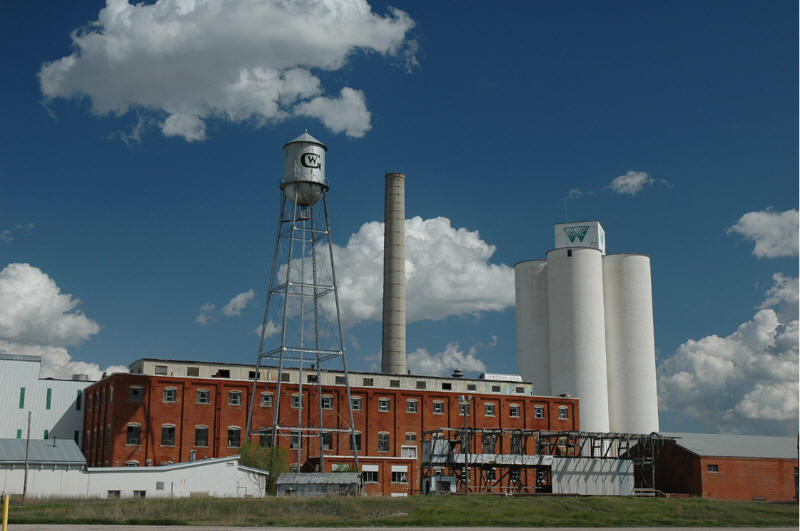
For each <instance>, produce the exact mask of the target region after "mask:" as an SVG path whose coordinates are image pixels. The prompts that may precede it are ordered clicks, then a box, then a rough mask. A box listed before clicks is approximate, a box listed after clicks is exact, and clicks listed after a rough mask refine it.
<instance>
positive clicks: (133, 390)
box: [128, 385, 144, 402]
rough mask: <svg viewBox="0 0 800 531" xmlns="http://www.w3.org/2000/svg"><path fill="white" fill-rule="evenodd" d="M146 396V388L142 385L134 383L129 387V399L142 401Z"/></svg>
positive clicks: (130, 400)
mask: <svg viewBox="0 0 800 531" xmlns="http://www.w3.org/2000/svg"><path fill="white" fill-rule="evenodd" d="M142 398H144V389H143V388H142V386H141V385H132V386H130V387H128V401H129V402H141V401H142Z"/></svg>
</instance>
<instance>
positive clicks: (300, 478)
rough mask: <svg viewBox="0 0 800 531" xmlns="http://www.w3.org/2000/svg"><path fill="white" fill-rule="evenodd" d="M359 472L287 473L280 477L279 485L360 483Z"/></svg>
mask: <svg viewBox="0 0 800 531" xmlns="http://www.w3.org/2000/svg"><path fill="white" fill-rule="evenodd" d="M360 482H361V478H360V474H359V473H358V472H327V473H323V472H305V473H303V472H299V473H295V472H287V473H285V474H281V475H280V476H279V477H278V481H277V484H278V485H288V484H304V483H327V484H332V485H338V484H347V485H350V484H353V483H360Z"/></svg>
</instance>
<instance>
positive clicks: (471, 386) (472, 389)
mask: <svg viewBox="0 0 800 531" xmlns="http://www.w3.org/2000/svg"><path fill="white" fill-rule="evenodd" d="M476 389H477V387H476V385H475V384H467V391H475V390H476Z"/></svg>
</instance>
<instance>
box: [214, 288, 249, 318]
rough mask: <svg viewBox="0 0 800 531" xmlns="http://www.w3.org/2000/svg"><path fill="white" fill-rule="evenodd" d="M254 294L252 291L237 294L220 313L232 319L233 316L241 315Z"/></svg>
mask: <svg viewBox="0 0 800 531" xmlns="http://www.w3.org/2000/svg"><path fill="white" fill-rule="evenodd" d="M254 296H255V293H254V292H253V290H252V289H249V290H247V291H243V292H242V293H239V294H238V295H236V296H235V297H233V298H232V299H231V300H230V302H228V304H226V305H225V306H223V307H222V313H223V314H224V315H227V316H228V317H233V316H234V315H241V314H242V310H244V308H245V306H247V303H248V302H250V301H251V300H253V297H254Z"/></svg>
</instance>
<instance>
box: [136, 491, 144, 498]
mask: <svg viewBox="0 0 800 531" xmlns="http://www.w3.org/2000/svg"><path fill="white" fill-rule="evenodd" d="M146 493H147V491H144V490H135V491H133V497H134V498H144V497H145V494H146Z"/></svg>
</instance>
